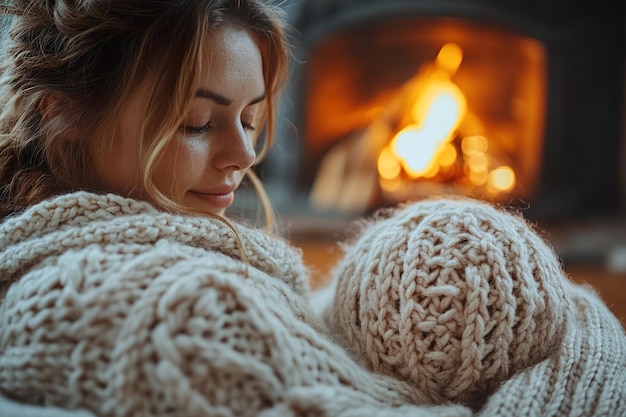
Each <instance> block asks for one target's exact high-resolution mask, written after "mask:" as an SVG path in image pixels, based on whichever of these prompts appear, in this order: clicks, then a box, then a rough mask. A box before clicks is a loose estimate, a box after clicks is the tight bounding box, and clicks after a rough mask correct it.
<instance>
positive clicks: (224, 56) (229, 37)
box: [199, 25, 263, 81]
mask: <svg viewBox="0 0 626 417" xmlns="http://www.w3.org/2000/svg"><path fill="white" fill-rule="evenodd" d="M199 58H200V59H199V65H200V77H201V79H202V78H204V79H211V78H215V77H224V76H228V77H231V78H233V77H238V78H259V77H260V78H261V79H262V78H263V65H262V64H263V56H262V53H261V49H260V47H259V45H258V42H257V40H256V39H255V37H254V36H253V35H252V34H251V33H250V32H249V31H247V30H245V29H242V28H238V27H235V26H231V25H222V26H219V27H217V28H215V29H213V30H211V31H210V32H208V33H207V34H206V36H205V37H204V39H203V40H202V47H201V53H200V57H199ZM223 81H225V80H223Z"/></svg>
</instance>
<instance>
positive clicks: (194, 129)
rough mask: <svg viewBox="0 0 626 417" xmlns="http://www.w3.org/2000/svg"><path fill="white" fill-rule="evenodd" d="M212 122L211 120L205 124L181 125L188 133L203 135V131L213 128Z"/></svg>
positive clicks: (183, 131) (184, 131) (183, 130)
mask: <svg viewBox="0 0 626 417" xmlns="http://www.w3.org/2000/svg"><path fill="white" fill-rule="evenodd" d="M211 127H212V126H211V122H210V121H209V122H208V123H207V124H205V125H203V126H186V125H182V126H181V127H180V129H179V130H180V131H181V132H182V133H186V134H188V135H201V134H203V133H206V132H208V131H209V130H210V129H211Z"/></svg>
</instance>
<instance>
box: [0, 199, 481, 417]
mask: <svg viewBox="0 0 626 417" xmlns="http://www.w3.org/2000/svg"><path fill="white" fill-rule="evenodd" d="M236 227H237V230H238V233H239V234H240V236H241V239H242V240H243V243H244V247H245V250H246V255H247V258H248V261H249V263H248V264H246V263H243V262H241V261H240V252H239V247H238V245H237V244H236V240H235V238H234V234H233V232H232V231H231V230H230V229H229V228H228V227H227V226H226V225H225V224H224V223H223V222H220V221H218V220H214V219H206V218H196V217H183V216H175V215H171V214H165V213H160V212H157V211H156V210H154V209H153V208H152V207H151V206H149V205H148V204H145V203H140V202H136V201H133V200H129V199H125V198H121V197H118V196H114V195H107V196H102V195H94V194H88V193H76V194H71V195H66V196H62V197H59V198H55V199H53V200H51V201H48V202H44V203H41V204H39V205H37V206H35V207H32V208H31V209H30V210H28V211H26V212H24V213H22V214H20V215H17V216H15V217H13V218H10V219H8V220H6V221H5V222H4V223H3V224H2V227H1V228H0V245H1V247H2V252H1V254H0V277H1V281H2V282H4V283H12V284H11V286H10V288H9V289H8V291H7V293H6V296H5V299H4V301H3V303H2V305H1V306H0V393H3V394H4V395H7V396H10V397H11V398H15V399H18V400H20V401H24V402H30V403H39V404H45V405H53V406H58V407H66V408H72V409H86V410H90V411H92V412H93V413H94V414H95V415H98V416H120V417H121V416H124V417H129V416H153V417H158V416H216V415H217V416H249V415H250V416H252V415H255V416H256V415H259V414H261V413H266V415H287V416H289V415H304V414H312V415H320V416H325V415H328V416H335V415H337V416H340V415H351V413H352V410H353V408H354V406H355V405H358V407H360V408H359V409H360V410H361V412H360V414H361V415H366V416H367V415H372V416H373V415H376V414H377V413H378V410H379V409H386V410H387V413H388V415H390V416H391V415H394V416H402V415H419V416H446V415H449V416H452V415H469V411H468V410H466V409H464V408H462V407H459V406H445V407H441V408H437V407H416V406H409V404H411V403H423V402H424V401H425V398H424V397H423V395H422V394H421V393H420V392H419V390H418V389H416V388H415V387H412V386H410V385H409V384H405V383H402V382H401V381H397V380H394V379H392V378H382V379H381V378H380V377H378V376H375V375H373V374H371V373H370V372H369V371H367V370H365V369H363V368H361V367H359V366H358V365H357V364H356V363H355V362H354V361H353V360H352V359H351V358H350V356H348V355H347V354H346V353H345V352H344V351H343V350H342V349H341V348H340V347H339V346H337V345H335V344H334V343H332V342H331V341H330V340H329V339H328V338H327V337H326V336H325V335H324V333H322V332H323V325H322V323H321V321H320V320H319V319H318V318H317V317H315V316H314V315H313V314H312V312H311V310H310V307H309V305H308V303H307V299H306V295H307V288H306V278H307V271H306V269H305V268H304V266H303V264H302V259H301V254H300V252H299V251H297V250H295V249H293V248H291V247H290V246H289V245H288V244H287V243H286V242H284V241H283V240H280V239H277V238H272V237H270V236H268V235H267V234H265V233H263V232H261V231H256V230H253V229H249V228H246V227H244V226H236ZM329 398H332V399H333V401H332V402H330V401H327V400H328V399H329ZM1 406H2V404H1V403H0V407H1ZM1 411H2V410H1V408H0V415H2V412H1ZM3 417H4V416H3Z"/></svg>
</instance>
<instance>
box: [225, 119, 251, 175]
mask: <svg viewBox="0 0 626 417" xmlns="http://www.w3.org/2000/svg"><path fill="white" fill-rule="evenodd" d="M229 130H230V132H228V133H227V137H226V138H225V140H221V141H220V143H221V144H222V146H220V151H219V154H218V155H216V157H215V165H216V167H217V168H219V169H222V170H232V171H243V170H245V169H248V168H250V167H251V166H252V164H253V163H254V161H255V160H256V152H255V150H254V145H253V135H252V134H250V133H249V132H246V130H245V129H244V128H243V126H241V124H240V123H237V125H236V126H233V127H232V128H231V129H229Z"/></svg>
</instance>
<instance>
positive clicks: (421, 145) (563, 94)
mask: <svg viewBox="0 0 626 417" xmlns="http://www.w3.org/2000/svg"><path fill="white" fill-rule="evenodd" d="M623 3H624V2H623V1H619V0H596V1H594V2H582V1H578V0H575V1H569V0H548V1H539V0H528V1H525V2H518V1H515V0H462V1H461V0H456V1H455V0H385V1H380V0H292V1H289V0H287V1H284V2H283V7H284V9H285V11H286V12H287V15H288V20H289V23H290V25H291V26H292V28H293V31H292V32H291V41H292V44H293V46H294V56H293V60H292V63H291V66H292V68H291V78H290V80H289V84H288V86H287V89H286V95H285V97H284V99H283V102H282V107H281V115H280V120H279V129H278V137H277V143H276V146H275V147H274V149H273V151H272V152H271V153H270V154H269V155H268V157H267V158H266V160H265V161H264V163H263V164H262V165H261V166H260V167H259V171H258V172H259V175H260V176H261V178H262V180H263V181H264V183H265V184H266V186H267V190H268V193H269V195H270V198H271V200H272V201H273V203H274V208H275V209H276V211H277V213H278V215H279V218H280V220H281V222H282V223H283V226H284V229H285V231H286V233H287V234H288V236H289V237H290V238H291V239H292V240H293V242H294V243H295V244H297V245H299V246H301V247H302V248H303V250H304V255H305V259H306V260H307V261H308V262H309V263H310V265H311V266H312V268H313V269H314V271H315V273H314V275H315V278H316V279H318V280H321V281H323V280H324V279H325V276H326V274H327V271H328V269H329V268H331V267H332V264H333V263H334V262H335V261H336V259H337V258H338V257H339V256H340V251H339V250H338V248H337V246H336V242H337V240H341V238H342V236H343V232H344V231H345V230H346V227H347V226H348V225H349V224H350V223H351V222H352V221H354V220H355V219H357V218H359V217H362V216H367V215H369V214H371V213H373V212H374V211H376V210H377V209H380V208H383V207H388V206H393V205H396V204H397V203H399V202H403V201H407V200H419V199H420V198H424V197H428V196H432V195H446V194H458V195H466V196H472V197H475V198H480V199H484V200H489V201H493V202H496V203H499V204H504V205H507V206H511V207H515V208H519V209H521V210H522V211H523V212H524V214H525V216H526V217H527V218H529V219H530V220H531V221H533V222H534V223H535V224H537V226H538V227H539V228H540V229H541V230H543V231H544V232H545V234H546V236H547V237H548V239H549V240H550V243H551V244H552V245H553V246H554V247H555V249H556V251H557V253H558V254H559V256H561V258H562V260H563V263H564V265H565V267H566V269H567V270H568V271H570V273H571V274H572V276H573V277H574V278H575V279H577V280H581V281H585V282H589V283H591V284H592V285H594V286H595V287H596V288H597V289H598V290H599V291H600V292H601V293H602V295H603V297H605V298H608V300H607V302H608V303H609V304H611V305H612V306H614V308H615V309H616V310H617V309H619V308H621V307H620V306H621V305H624V306H626V203H625V202H626V134H625V131H626V129H625V128H626V123H625V120H626V117H625V116H626V105H625V102H626V75H625V68H626V67H625V60H624V56H625V54H624V53H625V52H626V32H625V23H626V12H625V10H624V4H623ZM245 193H246V191H245V190H244V191H242V194H243V197H242V198H240V200H239V209H241V210H245V209H246V208H247V207H248V206H251V205H254V203H251V202H250V200H249V198H247V197H246V195H245ZM618 314H619V315H620V316H621V317H624V316H626V311H625V312H622V310H619V311H618Z"/></svg>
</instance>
